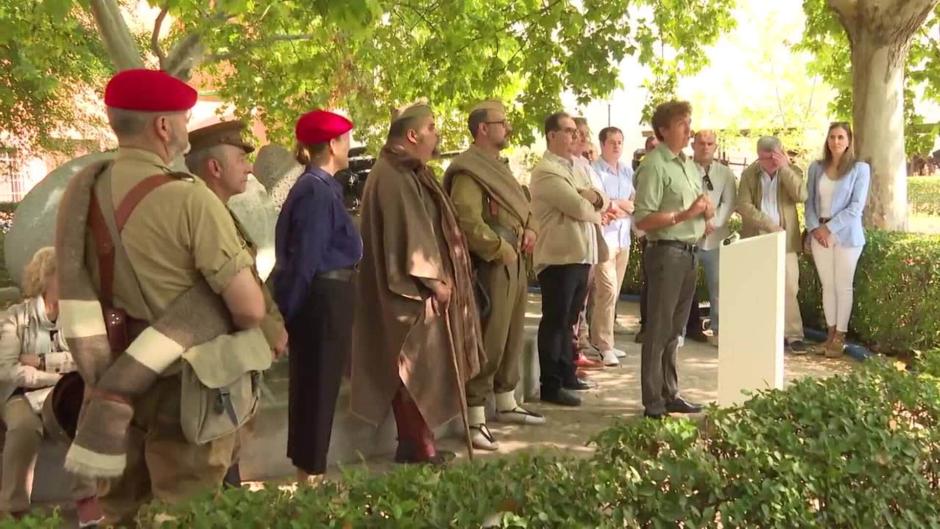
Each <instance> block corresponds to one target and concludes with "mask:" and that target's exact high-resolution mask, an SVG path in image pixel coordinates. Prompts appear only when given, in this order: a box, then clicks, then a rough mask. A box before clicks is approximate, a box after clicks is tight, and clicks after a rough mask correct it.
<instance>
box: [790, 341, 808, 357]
mask: <svg viewBox="0 0 940 529" xmlns="http://www.w3.org/2000/svg"><path fill="white" fill-rule="evenodd" d="M787 347H789V349H790V352H791V353H793V354H795V355H805V354H806V353H807V352H808V351H809V349H807V347H806V343H805V342H804V341H803V340H793V341H792V342H790V343H789V345H788V346H787Z"/></svg>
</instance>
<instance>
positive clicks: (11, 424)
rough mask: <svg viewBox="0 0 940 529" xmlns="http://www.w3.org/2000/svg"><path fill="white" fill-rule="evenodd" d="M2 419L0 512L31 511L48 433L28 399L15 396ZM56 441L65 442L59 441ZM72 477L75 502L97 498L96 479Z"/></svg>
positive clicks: (3, 409) (0, 409) (0, 415)
mask: <svg viewBox="0 0 940 529" xmlns="http://www.w3.org/2000/svg"><path fill="white" fill-rule="evenodd" d="M0 419H2V420H3V422H4V424H6V427H7V431H6V438H5V440H4V443H3V477H2V479H0V512H19V511H26V510H29V497H30V493H31V492H32V488H33V469H34V467H35V465H36V456H37V455H38V454H39V445H40V443H41V442H42V439H43V437H44V436H45V435H46V432H47V431H48V430H50V429H47V428H44V425H43V422H42V418H41V416H40V414H39V413H36V412H35V411H33V408H32V407H30V405H29V401H27V400H26V397H23V396H21V395H16V396H13V397H11V398H10V400H8V401H6V403H5V404H4V405H3V406H2V407H0ZM56 441H66V440H60V439H56ZM70 477H71V478H72V484H71V485H72V499H74V500H81V499H85V498H89V497H91V496H94V495H95V492H96V485H95V482H94V480H88V479H83V478H78V477H74V476H70Z"/></svg>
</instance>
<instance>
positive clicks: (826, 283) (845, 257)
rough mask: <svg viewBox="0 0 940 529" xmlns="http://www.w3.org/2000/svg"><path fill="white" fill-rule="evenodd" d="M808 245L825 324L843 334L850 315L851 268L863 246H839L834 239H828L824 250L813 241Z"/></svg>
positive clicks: (852, 272) (847, 328) (852, 271)
mask: <svg viewBox="0 0 940 529" xmlns="http://www.w3.org/2000/svg"><path fill="white" fill-rule="evenodd" d="M812 245H813V261H814V262H815V263H816V272H817V273H818V274H819V282H820V283H821V284H822V295H823V312H825V313H826V325H827V326H829V327H833V326H834V327H835V328H836V330H837V331H839V332H846V331H848V330H849V318H850V317H851V316H852V293H853V290H854V288H853V283H854V282H855V267H856V265H857V264H858V258H859V257H860V256H861V255H862V248H863V247H862V246H857V247H851V246H840V245H839V244H838V243H836V242H835V238H834V237H830V238H829V247H828V248H823V246H822V245H821V244H819V243H818V242H816V239H813V242H812Z"/></svg>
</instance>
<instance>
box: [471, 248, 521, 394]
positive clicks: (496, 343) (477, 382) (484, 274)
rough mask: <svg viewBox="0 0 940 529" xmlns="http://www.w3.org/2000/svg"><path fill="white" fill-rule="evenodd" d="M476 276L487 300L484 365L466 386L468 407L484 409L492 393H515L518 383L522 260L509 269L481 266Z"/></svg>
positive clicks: (497, 264) (496, 264)
mask: <svg viewBox="0 0 940 529" xmlns="http://www.w3.org/2000/svg"><path fill="white" fill-rule="evenodd" d="M477 274H478V277H479V279H480V281H481V282H482V285H483V287H484V288H485V289H486V292H487V294H488V295H489V297H490V313H489V315H488V316H487V317H486V319H485V320H484V321H482V322H481V323H482V324H483V347H484V350H485V351H486V364H485V365H483V366H481V367H480V373H479V374H477V376H475V377H474V378H473V379H471V380H470V381H469V382H467V406H470V407H473V406H483V405H484V404H486V398H487V397H488V396H489V394H490V393H491V392H495V393H497V394H499V393H506V392H509V391H514V390H515V389H516V385H517V384H518V383H519V377H520V369H521V366H520V363H521V361H522V350H523V348H524V347H525V305H526V286H527V284H526V283H527V274H526V268H525V260H524V259H517V260H516V262H515V263H513V264H511V265H504V264H502V263H483V264H481V265H480V266H479V267H478V268H477Z"/></svg>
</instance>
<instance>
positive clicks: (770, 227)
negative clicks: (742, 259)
mask: <svg viewBox="0 0 940 529" xmlns="http://www.w3.org/2000/svg"><path fill="white" fill-rule="evenodd" d="M776 178H779V179H780V181H779V183H778V185H777V209H778V210H779V212H780V223H781V224H783V228H784V230H786V232H787V253H794V252H795V253H800V252H802V251H803V242H802V239H801V234H800V219H799V217H797V214H796V205H797V204H801V203H803V202H804V201H806V182H804V181H803V174H802V172H801V171H800V170H799V169H798V168H796V167H794V166H790V167H781V168H780V170H779V171H778V172H777V176H776ZM762 196H763V192H762V187H761V167H760V164H758V163H757V162H754V163H752V164H751V165H749V166H748V167H747V169H745V170H744V172H742V173H741V183H740V184H739V185H738V196H737V199H736V201H735V202H736V205H737V206H736V209H737V211H738V213H739V214H740V215H741V237H745V238H747V237H754V236H755V235H763V234H765V233H770V232H772V231H774V229H775V227H776V226H775V225H774V223H773V221H772V220H771V219H770V217H768V216H767V215H766V214H765V213H764V212H762V211H761V198H762Z"/></svg>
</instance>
